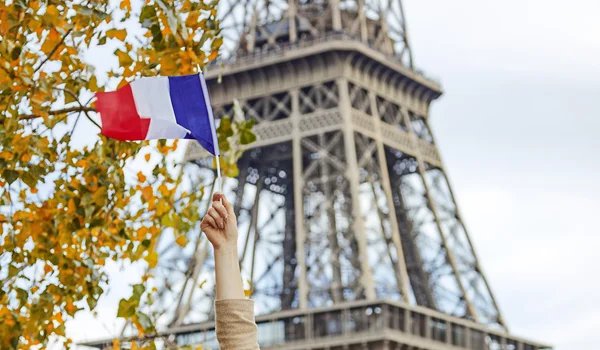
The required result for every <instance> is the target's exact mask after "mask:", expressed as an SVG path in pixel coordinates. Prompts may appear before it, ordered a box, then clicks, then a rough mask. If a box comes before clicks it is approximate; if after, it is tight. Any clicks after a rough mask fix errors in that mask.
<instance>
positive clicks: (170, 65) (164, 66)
mask: <svg viewBox="0 0 600 350" xmlns="http://www.w3.org/2000/svg"><path fill="white" fill-rule="evenodd" d="M160 68H161V70H162V71H164V72H167V73H168V72H172V71H174V70H176V69H177V62H175V60H174V59H173V56H171V55H165V56H163V57H161V59H160Z"/></svg>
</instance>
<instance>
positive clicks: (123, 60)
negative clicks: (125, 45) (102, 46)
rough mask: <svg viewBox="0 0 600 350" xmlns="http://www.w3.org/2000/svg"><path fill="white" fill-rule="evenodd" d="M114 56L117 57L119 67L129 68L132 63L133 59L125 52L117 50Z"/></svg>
mask: <svg viewBox="0 0 600 350" xmlns="http://www.w3.org/2000/svg"><path fill="white" fill-rule="evenodd" d="M115 55H117V58H118V59H119V66H121V67H129V66H130V65H131V64H132V63H133V59H132V58H131V56H130V55H129V54H128V53H127V52H124V51H121V50H118V49H117V50H115Z"/></svg>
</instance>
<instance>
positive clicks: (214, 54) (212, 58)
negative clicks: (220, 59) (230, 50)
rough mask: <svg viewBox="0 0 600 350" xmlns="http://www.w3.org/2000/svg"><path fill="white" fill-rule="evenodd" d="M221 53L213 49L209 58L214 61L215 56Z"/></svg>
mask: <svg viewBox="0 0 600 350" xmlns="http://www.w3.org/2000/svg"><path fill="white" fill-rule="evenodd" d="M218 55H219V53H218V52H217V51H213V52H211V53H210V55H208V59H209V60H211V61H214V60H215V58H217V56H218Z"/></svg>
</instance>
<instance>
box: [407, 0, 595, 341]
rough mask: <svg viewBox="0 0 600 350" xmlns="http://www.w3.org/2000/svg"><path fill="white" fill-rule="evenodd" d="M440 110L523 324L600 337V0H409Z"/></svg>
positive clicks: (499, 275)
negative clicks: (436, 85)
mask: <svg viewBox="0 0 600 350" xmlns="http://www.w3.org/2000/svg"><path fill="white" fill-rule="evenodd" d="M404 3H405V11H406V16H407V21H408V29H409V37H410V39H411V43H412V50H413V55H414V59H415V63H416V65H417V66H418V67H419V68H422V69H423V70H424V71H425V72H427V73H428V74H430V75H432V76H434V77H436V78H438V79H440V80H441V83H442V87H443V89H444V95H442V97H441V98H440V99H439V100H438V101H436V102H434V104H433V106H432V109H431V114H430V118H431V119H430V123H431V126H432V129H433V132H434V135H435V136H436V141H437V143H438V146H439V147H440V149H441V154H442V157H443V160H444V163H445V165H446V169H447V172H448V175H449V179H450V181H451V183H452V184H453V188H454V190H455V192H456V195H457V197H458V202H459V206H460V209H461V210H462V213H463V216H464V219H465V221H466V224H467V229H468V230H469V233H470V234H471V236H472V239H473V240H474V243H475V246H476V248H477V253H478V254H479V256H480V259H481V262H482V265H483V268H484V272H485V273H486V275H487V277H488V279H489V281H490V283H491V285H492V289H493V291H494V292H495V295H496V297H497V299H498V302H499V304H500V308H501V310H502V311H503V312H504V317H505V319H506V321H507V323H508V326H509V328H510V330H511V332H513V333H515V334H518V335H522V336H525V337H528V338H532V339H534V340H539V341H542V342H546V343H550V344H552V345H554V346H555V349H558V350H580V349H581V350H588V349H595V348H598V345H597V344H598V340H597V332H598V331H599V330H600V303H598V297H599V296H600V282H599V281H598V276H600V258H599V256H600V254H599V249H600V230H599V229H598V218H599V215H598V212H599V211H600V183H599V180H600V162H599V160H600V156H599V155H598V151H600V137H599V136H598V135H599V133H600V106H599V104H600V1H597V0H588V1H584V0H574V1H549V0H508V1H502V2H491V1H481V0H461V1H447V0H405V1H404Z"/></svg>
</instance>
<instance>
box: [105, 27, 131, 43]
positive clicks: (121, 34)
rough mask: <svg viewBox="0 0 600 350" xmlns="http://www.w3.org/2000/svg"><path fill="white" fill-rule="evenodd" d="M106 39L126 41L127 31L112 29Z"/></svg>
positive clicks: (107, 33)
mask: <svg viewBox="0 0 600 350" xmlns="http://www.w3.org/2000/svg"><path fill="white" fill-rule="evenodd" d="M106 37H107V38H110V39H112V38H117V39H119V40H121V41H125V38H126V37H127V30H125V29H110V30H108V31H107V32H106Z"/></svg>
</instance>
